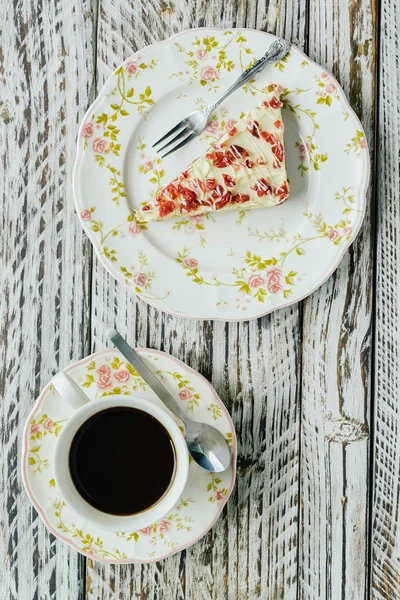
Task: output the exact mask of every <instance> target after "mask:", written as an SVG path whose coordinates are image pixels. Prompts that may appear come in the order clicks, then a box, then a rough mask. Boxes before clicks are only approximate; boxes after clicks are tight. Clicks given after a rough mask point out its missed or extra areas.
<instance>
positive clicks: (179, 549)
mask: <svg viewBox="0 0 400 600" xmlns="http://www.w3.org/2000/svg"><path fill="white" fill-rule="evenodd" d="M136 350H137V351H139V352H140V353H150V354H157V355H161V356H165V357H166V358H168V359H171V360H172V361H173V362H175V363H177V364H179V365H180V366H181V367H182V368H183V369H184V370H185V371H189V372H194V373H195V374H196V376H197V377H199V378H200V379H201V380H202V381H204V382H205V383H206V384H207V386H208V387H209V389H210V391H211V393H212V395H213V396H214V399H215V400H216V402H217V403H218V404H219V405H220V406H221V408H222V410H223V411H224V413H225V416H226V418H227V419H228V421H229V423H230V426H231V429H232V432H233V436H232V479H231V483H230V486H229V489H228V493H227V495H226V497H225V498H224V499H223V501H221V502H220V503H219V505H218V509H217V511H216V513H215V516H214V518H213V520H212V521H211V522H210V523H209V524H208V525H207V527H206V529H204V530H203V531H202V532H201V533H200V534H199V535H198V536H196V537H195V538H193V539H192V540H190V541H189V542H187V543H185V544H182V546H178V547H176V548H173V549H172V550H171V551H169V552H166V553H165V554H164V555H162V556H159V557H157V558H149V559H145V560H142V559H135V558H128V559H118V560H115V559H106V558H101V557H98V556H96V558H95V559H94V558H93V557H92V556H89V558H90V559H91V560H95V561H97V562H100V563H104V564H113V565H118V564H150V563H156V562H160V561H162V560H165V559H167V558H169V557H170V556H173V555H174V554H177V553H178V552H182V550H186V549H187V548H190V547H191V546H193V545H194V544H196V543H197V542H198V541H199V540H200V539H201V538H203V537H204V536H205V535H206V534H207V533H208V532H209V531H210V529H212V527H214V525H215V523H216V521H217V520H218V519H219V517H220V515H221V512H222V510H223V508H224V507H225V505H226V504H227V502H228V500H229V498H230V497H231V494H232V492H233V489H234V487H235V484H236V466H237V465H236V463H237V438H236V431H235V427H234V424H233V421H232V417H231V416H230V414H229V412H228V409H227V408H226V406H225V404H224V403H223V402H222V400H221V398H220V397H219V396H218V394H217V392H216V391H215V389H214V387H213V386H212V385H211V383H210V382H209V381H208V379H206V378H205V377H204V375H202V374H201V373H199V372H198V371H196V369H193V368H192V367H189V365H187V364H186V363H184V362H182V361H181V360H179V358H175V356H172V355H171V354H168V352H163V351H162V350H156V349H154V348H141V347H138V348H136ZM103 354H118V355H120V352H119V351H118V350H116V349H115V348H106V349H104V350H100V351H99V352H93V354H89V355H88V356H86V357H85V358H82V359H81V360H78V361H75V362H73V363H71V364H70V365H68V366H67V367H66V368H65V369H63V371H65V372H68V371H70V370H71V369H74V368H75V367H79V366H82V365H84V364H86V363H87V362H89V361H90V360H92V359H95V358H96V357H98V356H102V355H103ZM50 385H51V381H49V383H48V384H47V385H46V386H45V387H44V388H43V390H42V391H41V393H40V395H39V396H38V397H37V398H36V400H35V403H34V405H33V407H32V410H31V411H30V412H29V415H28V416H27V418H26V423H25V426H24V430H23V434H22V436H23V437H22V459H21V475H22V482H23V484H24V488H25V491H26V493H27V495H28V498H29V500H30V502H31V503H32V505H33V507H34V508H35V510H36V511H37V513H38V515H39V517H40V519H41V520H42V522H43V524H44V525H45V527H46V528H47V529H48V531H50V533H52V534H53V535H54V536H55V537H56V538H58V539H60V540H61V541H63V542H65V543H66V544H68V545H69V546H70V547H71V548H73V549H74V550H76V551H77V552H79V554H82V556H85V557H86V558H88V555H87V554H86V553H85V552H83V551H82V549H81V548H79V547H78V546H76V545H75V544H74V543H73V541H72V539H70V538H67V537H65V536H64V535H62V534H61V533H60V532H59V531H57V529H55V528H54V527H53V525H52V524H51V523H50V522H49V521H48V520H47V517H46V515H45V513H44V511H43V509H42V508H41V506H40V504H39V502H38V501H37V500H36V498H35V496H34V494H33V491H32V490H31V487H30V484H29V480H28V474H27V468H26V467H27V460H26V459H27V453H28V437H29V431H28V430H29V425H30V421H31V419H32V417H33V416H34V415H35V413H36V411H37V409H38V408H39V407H40V405H41V403H42V401H43V398H44V397H45V395H46V394H47V392H48V391H49V389H50Z"/></svg>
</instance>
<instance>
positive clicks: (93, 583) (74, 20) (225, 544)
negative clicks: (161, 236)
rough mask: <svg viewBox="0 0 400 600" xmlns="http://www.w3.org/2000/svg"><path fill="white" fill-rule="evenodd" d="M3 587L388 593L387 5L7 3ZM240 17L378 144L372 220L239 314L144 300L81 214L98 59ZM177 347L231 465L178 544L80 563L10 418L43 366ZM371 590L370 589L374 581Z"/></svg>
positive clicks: (398, 349) (393, 433) (235, 23)
mask: <svg viewBox="0 0 400 600" xmlns="http://www.w3.org/2000/svg"><path fill="white" fill-rule="evenodd" d="M0 7H1V12H0V14H1V15H2V18H1V23H0V29H1V38H0V79H1V87H0V151H1V167H0V180H1V190H2V194H3V198H2V203H1V240H0V246H1V259H0V260H1V263H0V282H1V283H0V289H1V296H2V298H1V319H0V324H1V377H0V382H1V383H0V386H1V391H2V392H3V394H2V396H3V397H2V400H1V404H0V415H1V429H0V439H1V446H2V449H1V453H0V465H1V471H0V507H1V508H0V511H1V512H0V565H1V569H0V598H1V600H8V598H12V599H14V598H18V599H22V600H28V599H30V598H32V599H38V600H42V599H47V598H54V599H57V600H63V599H66V600H71V599H75V598H79V599H82V598H90V599H96V600H97V599H100V598H102V599H111V598H118V599H128V598H138V599H139V598H141V599H146V600H147V599H148V600H156V599H157V600H161V599H163V600H183V599H186V600H188V599H191V600H208V599H211V598H212V599H215V600H235V599H236V598H237V599H240V600H244V599H249V600H253V599H255V598H261V599H263V600H277V599H285V600H291V599H295V598H296V599H297V598H299V599H310V600H317V599H331V600H358V599H364V598H369V597H371V596H372V597H373V598H374V599H377V600H378V599H379V600H380V599H385V600H389V599H390V600H392V599H399V598H400V530H399V529H398V523H399V494H400V442H399V433H400V402H399V366H400V365H399V359H400V356H399V354H400V340H399V320H398V310H399V299H400V297H399V296H400V294H399V281H400V273H399V268H400V266H399V244H400V240H399V236H400V203H399V196H400V190H399V139H400V114H399V82H400V77H399V61H400V48H399V27H400V11H399V10H398V3H397V2H396V0H381V1H380V2H378V0H350V1H349V2H348V1H347V0H281V1H278V0H270V1H269V2H268V1H267V0H257V1H256V0H253V1H250V0H248V1H246V0H239V1H238V0H208V1H206V0H188V1H187V0H173V1H169V0H93V2H91V1H90V0H64V1H62V0H38V1H37V2H32V1H31V0H13V1H12V0H1V1H0ZM207 25H211V26H218V27H252V28H256V29H261V30H265V31H269V32H273V33H277V34H278V35H280V36H283V37H285V38H287V39H288V40H291V41H292V42H293V43H294V44H296V45H297V46H299V47H300V48H301V49H303V50H304V51H305V52H306V53H308V54H309V55H310V57H311V58H312V59H314V60H315V61H317V62H319V63H321V64H322V65H324V66H326V68H327V69H329V70H332V71H333V73H334V74H335V76H336V77H337V78H338V79H339V81H340V82H341V84H342V86H343V87H344V89H345V91H346V93H347V95H348V97H349V99H350V102H351V104H352V106H353V107H354V109H355V110H356V112H357V114H358V115H359V117H360V119H361V120H362V122H363V125H364V128H365V130H366V133H367V137H368V140H369V144H370V148H371V159H372V178H371V185H370V193H369V204H368V210H367V216H366V218H365V221H364V225H363V227H362V230H361V233H360V234H359V236H358V238H357V240H356V242H355V243H354V244H353V246H352V247H351V248H350V250H349V251H348V252H347V253H346V255H345V257H344V259H343V261H342V263H341V265H340V267H339V268H338V270H337V271H336V273H335V274H334V275H333V276H332V277H331V278H330V279H329V280H328V281H327V282H326V283H325V284H324V285H323V286H322V288H320V289H319V290H318V291H317V292H315V293H314V294H313V295H312V296H311V297H309V298H307V299H306V300H305V301H303V302H301V303H299V304H297V305H295V306H292V307H289V308H287V309H285V310H280V311H277V312H275V313H273V314H271V315H268V316H266V317H264V318H261V319H259V320H257V321H254V322H250V323H239V324H235V323H230V324H228V323H223V322H216V323H213V322H195V321H189V320H183V319H178V318H174V317H171V316H168V315H166V314H164V313H161V312H159V311H157V310H154V309H153V308H150V307H149V306H147V305H146V304H145V303H144V302H142V301H140V300H138V299H136V297H135V296H134V295H133V294H132V293H130V292H129V291H128V290H126V289H124V288H123V287H122V286H121V285H119V284H117V283H116V282H115V281H114V280H113V279H112V278H111V277H110V276H109V275H108V274H107V273H106V271H105V269H104V268H103V267H102V266H101V265H99V263H98V261H97V259H96V257H95V256H94V255H93V252H92V248H91V245H90V243H89V241H88V239H87V238H86V236H85V235H84V234H83V231H82V229H81V227H80V225H79V223H78V220H77V218H76V216H75V212H74V206H73V200H72V190H71V178H72V169H73V164H74V159H75V139H76V135H77V131H78V125H79V122H80V120H81V119H82V117H83V115H84V113H85V111H86V109H87V107H88V105H89V104H90V103H91V101H92V100H93V99H94V97H95V96H96V94H97V91H98V90H99V89H100V87H101V86H102V85H103V83H104V81H105V79H106V78H107V77H108V75H109V74H110V73H111V71H112V70H113V69H114V68H115V67H116V66H117V65H118V64H119V63H121V62H122V60H123V59H124V58H126V57H127V56H129V55H130V54H131V53H132V52H134V51H136V50H138V49H140V48H141V47H142V46H144V45H146V44H150V43H152V42H155V41H158V40H162V39H164V38H167V37H168V36H170V35H171V34H173V33H176V32H177V31H180V30H183V29H186V28H189V27H196V26H207ZM114 322H115V324H116V326H117V327H118V328H119V330H120V331H121V333H122V334H124V335H126V336H127V337H128V339H129V340H130V342H131V343H132V344H136V345H139V346H149V347H153V348H159V349H162V350H165V351H166V352H170V353H171V354H173V355H174V356H176V357H178V358H180V359H182V360H184V361H186V362H187V363H188V364H190V365H191V366H192V367H194V368H195V369H198V370H199V371H200V372H201V373H203V374H204V375H205V376H206V377H207V378H208V379H209V380H210V381H211V382H212V383H213V385H214V386H215V388H216V390H217V392H218V393H219V394H220V396H221V398H222V399H223V401H224V402H225V403H226V405H227V406H228V408H229V409H230V411H231V414H232V417H233V419H234V422H235V426H236V429H237V433H238V442H239V461H238V479H237V485H236V488H235V490H234V492H233V495H232V498H231V500H230V502H229V503H228V505H227V507H226V508H225V510H224V512H223V514H222V517H221V518H220V519H219V520H218V522H217V523H216V525H215V526H214V528H213V529H212V530H211V531H210V532H209V533H208V534H207V535H206V537H205V538H204V539H202V540H201V541H200V542H198V543H197V544H196V545H195V546H193V547H192V548H190V549H189V550H187V551H184V552H182V553H180V554H177V555H175V556H173V557H171V558H169V559H168V560H165V561H164V562H161V563H158V564H152V565H148V566H129V565H127V566H121V567H114V566H109V565H102V564H99V563H97V562H93V561H91V560H86V559H85V558H83V557H82V556H80V555H79V554H77V553H76V552H75V551H73V550H71V549H70V548H69V547H68V546H67V545H65V544H63V543H61V542H59V541H58V540H56V539H55V538H54V537H53V536H52V535H50V534H49V533H48V532H47V530H46V529H45V527H44V526H43V524H42V522H41V520H40V519H39V517H38V515H37V513H36V511H35V510H34V509H33V508H32V507H31V505H30V503H29V501H28V498H27V496H26V494H25V491H24V490H23V487H22V483H21V476H20V456H21V434H22V429H23V425H24V422H25V420H26V418H27V416H28V413H29V411H30V410H31V407H32V405H33V402H34V399H35V398H36V396H37V395H38V393H39V391H40V390H41V389H42V388H43V387H44V385H45V384H46V383H47V381H48V380H49V379H50V377H51V376H52V374H53V373H55V372H56V371H57V370H59V369H61V368H63V367H65V366H66V365H67V364H69V363H70V362H72V361H75V360H78V359H80V358H82V357H84V356H86V355H87V354H89V353H91V352H92V351H94V350H99V349H101V348H103V347H105V345H106V344H107V341H106V339H105V331H106V326H108V325H110V324H113V323H114ZM370 595H371V596H370Z"/></svg>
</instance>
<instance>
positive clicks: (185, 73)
mask: <svg viewBox="0 0 400 600" xmlns="http://www.w3.org/2000/svg"><path fill="white" fill-rule="evenodd" d="M236 38H237V39H236ZM239 38H240V33H239V32H235V33H230V34H229V35H227V36H226V37H224V36H223V35H222V34H220V33H218V32H216V33H215V35H214V34H213V35H211V34H209V37H205V36H204V37H193V38H192V42H191V45H185V44H183V45H182V44H179V42H174V45H175V51H176V52H177V53H178V54H182V58H183V60H184V61H185V65H186V69H185V68H183V70H182V73H181V74H179V73H172V74H170V78H174V77H176V78H178V79H180V80H181V81H184V82H187V80H188V77H189V83H191V82H192V81H193V82H195V81H196V82H200V83H201V85H202V87H203V88H204V90H205V91H206V92H209V91H212V90H216V89H217V88H218V87H219V86H220V81H219V80H220V78H221V77H222V75H225V72H229V71H230V70H231V68H232V65H231V63H232V61H231V60H230V55H229V52H230V50H232V49H233V47H234V45H235V44H231V45H230V46H229V48H230V50H229V52H228V53H227V52H226V50H225V46H226V44H228V42H229V43H230V42H231V41H233V42H235V39H236V43H237V44H238V45H239V46H240V48H241V49H242V50H244V49H245V48H246V47H248V44H246V42H245V40H241V39H239ZM225 54H226V56H224V55H225ZM249 54H250V55H252V51H251V48H249ZM221 57H224V58H223V59H222V60H221ZM293 60H294V56H291V57H290V61H291V62H292V61H293ZM195 62H196V66H195V67H194V66H193V65H194V63H195ZM141 63H142V59H139V57H137V56H136V57H135V58H134V59H130V60H129V61H127V62H126V63H125V64H124V65H123V69H122V72H123V74H124V77H125V85H129V83H128V79H129V78H131V77H135V78H136V76H137V74H138V73H139V71H140V70H141V68H139V67H140V65H141ZM192 63H193V64H192ZM304 64H307V65H308V68H309V63H304ZM304 64H303V63H302V64H301V67H302V68H303V67H304ZM277 66H278V67H279V69H278V70H279V71H283V70H285V69H286V68H287V64H286V63H285V64H279V65H277ZM146 68H147V67H146ZM312 69H313V70H312V71H311V73H310V80H311V82H312V84H313V85H312V86H311V87H310V90H300V91H297V92H295V91H294V90H286V89H283V87H282V86H281V85H280V84H277V85H276V88H275V89H276V91H277V92H278V93H282V94H283V102H284V105H285V107H288V106H289V105H291V106H294V105H296V104H297V100H296V98H295V96H296V94H297V95H299V94H303V93H304V94H305V93H308V92H309V94H308V95H309V96H310V98H312V95H313V98H314V101H315V102H316V103H317V104H319V105H325V106H321V107H320V108H318V109H315V108H313V107H312V106H311V105H310V106H309V107H303V105H302V104H299V105H298V106H299V107H300V108H299V111H300V112H299V113H298V114H297V113H296V114H297V116H298V117H299V118H301V120H305V121H307V123H308V124H309V125H310V126H311V127H310V129H309V131H310V133H311V135H310V136H307V137H306V138H305V139H304V138H303V139H301V140H300V141H298V142H297V143H296V146H297V147H298V157H299V162H300V164H299V167H298V168H299V170H300V173H301V175H302V176H303V175H305V174H306V173H307V171H309V170H317V171H318V170H321V169H322V168H325V167H324V163H325V162H326V161H327V160H328V155H327V154H326V153H324V152H321V151H320V150H319V149H318V148H317V147H316V145H315V138H316V134H317V129H318V127H319V125H318V124H317V123H316V119H318V115H319V114H322V113H321V111H326V110H327V109H328V108H329V107H330V106H331V105H332V102H336V101H337V102H338V103H342V102H343V101H342V97H341V92H340V88H339V86H338V84H337V82H336V81H335V80H334V78H333V77H332V76H331V75H330V74H329V73H327V72H326V71H321V70H319V69H314V67H312ZM118 71H120V70H118ZM116 76H117V73H116ZM118 77H122V75H121V73H119V74H118ZM312 78H314V79H313V80H312ZM252 85H253V84H252ZM253 87H254V86H253ZM250 88H251V86H250V87H249V91H250ZM127 89H128V88H127ZM150 92H151V90H150ZM136 94H137V92H136V90H135V97H136ZM141 94H143V90H141ZM204 98H206V96H204ZM206 100H207V101H208V99H206ZM206 100H204V102H205V101H206ZM110 102H111V100H110ZM112 102H113V103H114V100H112ZM127 108H129V107H128V106H127ZM344 108H346V106H344ZM315 110H316V111H317V112H314V111H315ZM337 110H338V109H336V111H337ZM318 111H319V112H318ZM128 112H129V111H128ZM295 112H296V111H295ZM342 114H343V115H344V121H346V120H347V119H348V118H349V117H350V115H349V113H347V112H346V111H345V112H343V113H342ZM315 115H316V116H315ZM116 116H117V118H118V123H117V124H116V126H117V127H120V125H119V119H120V117H121V116H122V115H121V114H117V115H116ZM235 116H236V115H235ZM99 117H101V115H96V114H92V115H91V116H90V117H89V118H88V119H87V121H86V122H85V124H84V125H83V126H82V129H81V135H82V138H83V141H84V144H85V145H86V144H87V143H89V147H93V149H94V151H95V152H96V161H97V159H99V160H100V159H101V160H102V159H103V158H104V159H105V160H108V158H109V157H110V156H111V154H112V153H113V149H112V147H111V146H112V145H113V144H115V142H116V141H117V140H115V139H114V137H115V135H117V134H112V135H109V132H107V128H106V127H105V125H104V124H103V123H100V124H99ZM235 125H236V122H235V119H233V118H231V117H230V115H229V117H228V116H227V115H225V116H224V115H222V114H219V113H217V118H213V120H212V121H211V122H210V123H209V125H208V127H207V130H206V132H205V133H208V134H209V135H210V136H212V135H214V134H215V136H218V135H219V134H220V133H222V132H223V131H225V130H229V131H231V130H232V131H234V128H235ZM280 126H281V123H280V122H278V121H277V122H276V127H280ZM112 136H114V137H112ZM143 139H144V138H141V142H140V143H141V144H143V147H145V146H146V144H145V143H144V141H143ZM366 149H367V142H366V139H365V136H364V133H363V132H362V131H361V130H357V131H356V132H355V135H354V137H352V138H351V139H350V141H349V143H347V144H346V147H345V148H344V152H345V153H346V154H351V153H354V154H355V155H356V156H357V157H358V156H360V155H361V153H363V152H365V151H366ZM117 154H118V151H117ZM140 156H141V159H142V162H141V165H140V168H141V169H142V172H143V174H144V175H146V174H148V178H150V179H151V180H154V182H155V183H154V185H155V186H159V185H160V184H161V180H162V179H163V177H164V173H163V169H162V168H161V166H160V164H159V163H157V162H156V159H155V158H154V156H148V155H146V151H145V150H144V149H142V150H141V154H140ZM99 164H100V166H102V165H105V164H107V163H105V162H104V161H103V162H102V163H101V162H99ZM107 168H108V167H107ZM115 177H116V180H115V183H114V184H113V185H116V186H117V187H116V189H118V186H119V184H121V185H122V186H123V182H122V179H121V178H120V177H119V174H116V175H115ZM121 189H122V190H123V187H122V188H121ZM243 212H244V211H243ZM343 212H349V213H350V212H352V213H354V217H355V216H356V215H355V213H357V212H361V211H360V210H359V209H358V208H356V207H349V206H348V205H347V204H345V208H344V209H343ZM352 216H353V215H352ZM244 217H245V214H243V215H242V216H241V217H240V219H238V221H237V224H238V225H240V224H241V222H242V220H243V218H244ZM346 217H347V215H346ZM81 220H82V221H87V222H91V223H90V225H89V227H91V228H92V229H93V230H94V229H95V228H96V227H97V225H95V224H94V218H93V215H92V214H91V212H90V211H89V210H88V209H84V210H82V211H81ZM345 221H346V222H345V225H344V226H342V227H340V226H339V225H338V223H336V224H333V223H330V224H327V229H326V231H325V232H324V233H323V235H317V236H314V237H312V238H311V237H310V240H309V241H311V240H313V239H318V238H322V237H325V238H326V239H327V241H329V243H333V244H334V245H340V244H342V242H343V240H346V241H348V240H350V239H351V238H352V237H353V236H354V233H355V231H356V230H357V229H358V227H357V228H356V227H354V218H352V219H348V218H346V219H345ZM92 223H93V225H92ZM97 223H98V221H97ZM205 224H206V222H205V221H203V222H200V223H195V222H194V221H193V220H192V219H190V218H189V219H185V220H184V219H182V220H181V225H179V224H173V225H172V227H173V228H174V229H175V228H176V229H178V230H179V229H180V226H181V228H182V231H183V232H184V233H186V234H188V235H191V236H193V234H195V233H196V232H197V233H198V234H199V237H198V238H197V244H198V245H200V246H201V247H205V246H206V243H207V239H206V235H205V233H203V232H204V228H205ZM142 231H143V229H142V227H141V226H139V224H137V223H135V222H133V221H132V222H130V223H129V224H128V226H127V227H126V229H125V232H121V237H128V236H129V238H134V237H136V236H140V234H141V233H142ZM110 233H111V232H107V231H106V232H104V231H102V232H101V234H99V235H101V238H104V237H105V236H108V235H109V234H110ZM113 235H116V233H113ZM117 235H118V232H117ZM249 235H253V233H251V232H249ZM262 238H263V236H262V235H260V237H259V239H262ZM110 239H111V238H110ZM266 239H267V238H266ZM191 241H192V240H191ZM293 241H294V240H293ZM285 251H286V253H287V254H290V255H291V259H290V261H289V262H290V265H291V269H290V270H289V269H282V276H281V278H280V280H279V281H274V280H273V279H272V280H270V279H268V277H267V275H266V272H265V271H264V272H262V273H259V272H258V270H257V268H248V267H247V266H245V269H244V271H243V269H242V270H241V268H240V263H239V259H238V262H237V264H236V265H235V268H234V270H236V271H237V272H238V273H239V275H240V276H238V277H236V279H235V277H233V278H231V280H230V281H229V280H225V281H218V280H217V279H216V278H215V277H214V276H213V277H212V278H211V279H210V280H209V281H208V283H211V284H212V285H217V286H219V287H221V286H222V287H223V286H226V287H228V286H230V287H231V288H232V291H233V292H234V289H233V288H234V287H235V285H236V286H237V287H238V288H239V290H241V292H243V291H244V297H243V296H242V297H241V296H240V295H239V298H241V299H240V301H239V302H238V304H237V308H238V309H239V310H246V309H247V307H246V306H244V305H243V304H248V302H249V300H251V298H256V299H257V300H258V301H259V302H261V303H263V302H264V303H267V302H271V300H272V299H273V300H272V301H273V303H274V305H276V304H278V305H281V304H282V299H283V300H286V299H290V296H291V295H292V294H293V290H294V288H295V287H296V286H297V282H298V281H300V277H298V272H297V270H296V271H295V270H293V267H294V268H295V269H300V265H297V264H295V263H294V260H293V259H296V260H297V258H298V257H302V256H307V254H308V252H307V245H306V242H305V241H303V240H302V241H300V243H297V242H296V243H293V245H292V246H291V247H289V248H285ZM251 252H252V253H254V254H255V253H256V252H258V250H256V249H255V247H254V248H253V250H252V251H251ZM103 255H104V256H105V257H106V259H108V260H111V261H115V263H116V264H115V267H116V270H118V271H119V272H120V274H121V273H122V277H124V278H125V281H126V284H127V285H129V286H131V287H133V288H134V289H135V291H136V292H137V293H139V294H141V295H142V297H144V298H145V299H146V298H148V299H149V300H158V299H160V300H159V301H160V302H162V303H164V302H165V305H166V306H168V303H169V300H167V299H168V297H169V296H170V295H173V294H174V290H173V289H172V290H168V292H166V293H165V295H164V296H162V295H158V296H157V295H155V294H153V292H152V290H151V286H152V281H153V279H154V277H155V272H154V271H150V269H149V268H143V266H142V264H141V263H140V260H138V259H136V260H135V259H134V263H135V265H134V266H133V265H120V263H119V257H118V255H115V254H114V255H111V254H110V248H109V247H106V248H104V252H103ZM199 257H200V255H199V254H197V257H196V258H194V257H192V256H188V257H187V259H188V261H189V262H186V260H184V261H183V265H184V267H185V268H187V269H189V270H190V271H191V273H190V277H188V278H187V279H185V282H186V281H188V282H190V281H193V282H195V283H196V284H197V285H204V283H205V282H206V280H205V278H204V277H203V276H202V275H201V274H200V267H199V263H198V258H199ZM270 258H271V259H272V257H269V258H268V260H269V259H270ZM274 258H275V259H276V260H277V262H278V264H277V266H278V267H281V266H282V265H281V264H280V258H279V257H278V256H275V257H274ZM241 260H242V259H241ZM138 263H139V264H138ZM195 270H197V273H194V271H195ZM293 273H296V275H293ZM302 273H303V275H302V276H303V277H307V273H304V271H303V272H302ZM232 275H234V273H233V272H232ZM261 280H264V281H261ZM239 282H241V283H239ZM157 286H158V284H157ZM246 286H247V287H246ZM154 287H156V286H154ZM248 289H249V290H250V291H251V292H252V293H251V294H248V291H247V290H248ZM227 292H228V290H227ZM234 294H235V292H234ZM235 295H236V294H235ZM278 298H279V300H277V299H278ZM231 303H232V304H233V303H234V296H232V298H231V299H230V301H229V302H224V303H223V304H231ZM219 304H222V303H221V302H218V303H217V306H218V305H219ZM100 383H101V382H100ZM103 384H104V385H107V383H106V381H104V382H103Z"/></svg>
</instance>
